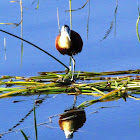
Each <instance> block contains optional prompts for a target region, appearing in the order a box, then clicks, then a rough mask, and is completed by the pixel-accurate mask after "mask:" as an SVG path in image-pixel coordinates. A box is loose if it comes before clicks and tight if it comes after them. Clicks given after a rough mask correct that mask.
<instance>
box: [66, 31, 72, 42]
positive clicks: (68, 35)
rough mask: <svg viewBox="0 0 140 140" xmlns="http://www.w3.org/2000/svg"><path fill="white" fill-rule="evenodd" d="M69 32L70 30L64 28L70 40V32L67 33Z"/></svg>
mask: <svg viewBox="0 0 140 140" xmlns="http://www.w3.org/2000/svg"><path fill="white" fill-rule="evenodd" d="M69 32H70V31H68V30H66V35H67V37H68V39H69V40H70V41H71V38H70V33H69Z"/></svg>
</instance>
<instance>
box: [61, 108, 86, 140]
mask: <svg viewBox="0 0 140 140" xmlns="http://www.w3.org/2000/svg"><path fill="white" fill-rule="evenodd" d="M85 121H86V114H85V111H84V110H83V109H77V108H73V109H70V110H66V111H65V112H64V113H63V114H61V115H60V118H59V126H60V128H61V130H63V131H64V133H65V136H66V138H67V139H72V138H73V134H74V132H76V131H77V130H78V129H79V128H81V127H82V126H83V125H84V123H85Z"/></svg>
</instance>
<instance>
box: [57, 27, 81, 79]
mask: <svg viewBox="0 0 140 140" xmlns="http://www.w3.org/2000/svg"><path fill="white" fill-rule="evenodd" d="M55 46H56V49H57V50H58V51H59V52H60V53H61V54H63V55H65V54H67V55H69V56H70V57H71V59H72V62H73V73H72V79H71V80H74V71H75V60H74V58H73V55H75V54H78V53H79V52H81V50H82V46H83V41H82V38H81V36H80V35H79V34H78V33H77V32H75V31H73V30H70V28H69V26H67V25H64V26H62V29H61V32H60V34H59V35H58V36H57V37H56V40H55Z"/></svg>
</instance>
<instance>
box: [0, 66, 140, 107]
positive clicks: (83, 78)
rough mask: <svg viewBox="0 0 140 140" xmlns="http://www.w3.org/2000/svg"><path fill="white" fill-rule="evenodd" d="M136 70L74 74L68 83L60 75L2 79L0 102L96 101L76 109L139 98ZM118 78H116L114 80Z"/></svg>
mask: <svg viewBox="0 0 140 140" xmlns="http://www.w3.org/2000/svg"><path fill="white" fill-rule="evenodd" d="M139 72H140V70H139V69H138V70H127V71H112V72H99V73H95V72H76V73H75V79H76V80H78V82H71V81H70V80H69V79H70V75H68V74H67V73H65V72H64V71H59V72H40V73H39V74H40V75H38V76H34V77H17V76H2V77H1V78H0V85H1V88H0V93H1V95H0V98H8V97H12V96H27V95H28V96H29V95H40V94H47V95H49V94H62V93H65V94H68V95H91V96H95V97H97V99H96V100H90V101H85V102H84V103H82V104H81V105H79V106H78V108H80V107H87V106H89V105H92V104H93V103H95V102H103V101H109V100H115V99H118V98H123V99H124V100H126V98H127V97H129V98H134V99H137V100H139V98H135V97H134V96H133V95H132V94H140V75H139ZM117 75H119V76H117Z"/></svg>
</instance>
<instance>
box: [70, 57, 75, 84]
mask: <svg viewBox="0 0 140 140" xmlns="http://www.w3.org/2000/svg"><path fill="white" fill-rule="evenodd" d="M71 59H72V62H73V72H72V78H71V81H74V73H75V59H74V58H73V56H71Z"/></svg>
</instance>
